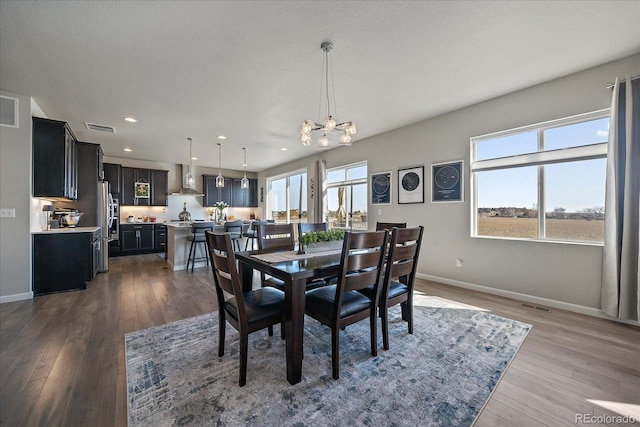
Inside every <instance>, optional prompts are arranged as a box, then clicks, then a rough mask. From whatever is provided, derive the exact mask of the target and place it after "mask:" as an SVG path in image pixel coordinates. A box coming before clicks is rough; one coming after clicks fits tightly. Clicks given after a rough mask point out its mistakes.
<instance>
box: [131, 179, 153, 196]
mask: <svg viewBox="0 0 640 427" xmlns="http://www.w3.org/2000/svg"><path fill="white" fill-rule="evenodd" d="M133 194H134V195H135V197H136V199H148V198H149V183H148V182H136V183H135V188H134V192H133Z"/></svg>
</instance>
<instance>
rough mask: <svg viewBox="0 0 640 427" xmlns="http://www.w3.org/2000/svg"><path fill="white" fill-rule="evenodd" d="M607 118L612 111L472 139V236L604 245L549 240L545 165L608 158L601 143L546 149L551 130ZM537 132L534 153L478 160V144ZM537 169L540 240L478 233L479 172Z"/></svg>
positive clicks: (556, 120) (603, 144)
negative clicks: (547, 131)
mask: <svg viewBox="0 0 640 427" xmlns="http://www.w3.org/2000/svg"><path fill="white" fill-rule="evenodd" d="M604 118H610V109H609V108H606V109H602V110H597V111H592V112H589V113H584V114H578V115H574V116H570V117H565V118H561V119H555V120H550V121H546V122H542V123H536V124H532V125H527V126H521V127H518V128H514V129H508V130H503V131H499V132H493V133H489V134H484V135H479V136H475V137H472V138H470V157H469V158H470V159H471V161H470V162H469V163H470V165H469V172H470V173H469V177H470V180H471V182H470V188H471V196H470V199H471V203H470V205H471V227H470V232H471V237H474V238H482V239H501V240H524V241H529V242H531V241H534V242H553V243H565V244H581V245H592V246H602V245H603V242H601V241H588V240H568V239H554V238H548V237H546V222H547V221H546V197H545V173H544V166H545V165H551V164H557V163H569V162H577V161H582V160H592V159H603V158H604V159H606V158H607V151H608V142H607V141H605V142H600V143H594V144H588V145H579V146H575V147H568V148H560V149H553V150H546V151H545V150H544V132H545V131H546V130H549V129H554V128H559V127H564V126H570V125H573V124H578V123H584V122H588V121H593V120H599V119H604ZM532 131H535V132H536V135H537V136H536V137H537V150H536V152H533V153H525V154H516V155H511V156H505V157H497V158H491V159H486V160H476V156H477V151H478V143H480V142H482V141H485V140H490V139H495V138H500V137H505V136H510V135H516V134H521V133H526V132H532ZM529 166H536V167H537V171H538V172H537V174H538V180H537V194H538V197H537V231H538V237H536V238H523V237H504V236H489V235H479V234H478V206H477V203H478V179H477V175H476V174H477V173H478V172H484V171H492V170H505V169H510V168H521V167H529Z"/></svg>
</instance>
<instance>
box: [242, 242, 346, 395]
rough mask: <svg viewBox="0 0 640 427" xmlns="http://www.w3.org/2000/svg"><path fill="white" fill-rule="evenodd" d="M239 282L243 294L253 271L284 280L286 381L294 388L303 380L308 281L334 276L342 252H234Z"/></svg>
mask: <svg viewBox="0 0 640 427" xmlns="http://www.w3.org/2000/svg"><path fill="white" fill-rule="evenodd" d="M235 256H236V259H237V260H238V268H239V274H240V280H242V286H243V289H244V290H245V291H249V290H251V289H252V287H253V272H254V270H257V271H262V272H264V273H266V274H268V275H270V276H273V277H276V278H278V279H280V280H283V281H284V283H285V285H284V293H285V340H286V363H287V380H288V381H289V383H290V384H292V385H293V384H297V383H299V382H300V381H301V379H302V354H303V352H302V345H303V342H304V308H305V307H304V306H305V288H306V284H307V280H308V279H311V278H323V277H330V276H337V275H338V269H339V267H340V257H341V251H331V252H324V253H322V252H320V253H315V254H302V255H299V254H297V253H296V252H295V251H291V252H273V253H265V254H260V253H259V252H258V251H247V252H236V253H235Z"/></svg>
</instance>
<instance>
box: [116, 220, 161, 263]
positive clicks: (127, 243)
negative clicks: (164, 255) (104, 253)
mask: <svg viewBox="0 0 640 427" xmlns="http://www.w3.org/2000/svg"><path fill="white" fill-rule="evenodd" d="M119 244H120V246H119V250H118V253H117V254H116V251H115V250H114V251H113V256H116V255H138V254H148V253H154V252H165V248H166V244H167V227H166V226H165V225H163V224H121V225H120V240H119ZM111 253H112V252H110V254H111Z"/></svg>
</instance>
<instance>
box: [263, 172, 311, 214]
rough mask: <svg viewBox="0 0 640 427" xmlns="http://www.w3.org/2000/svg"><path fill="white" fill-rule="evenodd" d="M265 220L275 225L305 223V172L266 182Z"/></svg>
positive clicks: (270, 179)
mask: <svg viewBox="0 0 640 427" xmlns="http://www.w3.org/2000/svg"><path fill="white" fill-rule="evenodd" d="M267 187H268V193H267V219H273V220H275V221H276V223H298V222H307V172H306V171H297V172H293V173H291V174H289V175H282V176H278V177H274V178H269V179H268V180H267Z"/></svg>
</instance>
